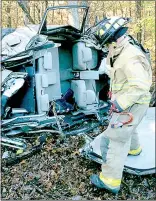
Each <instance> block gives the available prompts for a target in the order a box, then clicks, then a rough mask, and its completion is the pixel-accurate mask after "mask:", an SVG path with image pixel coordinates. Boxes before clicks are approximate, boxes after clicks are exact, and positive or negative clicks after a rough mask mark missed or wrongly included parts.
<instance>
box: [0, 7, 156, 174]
mask: <svg viewBox="0 0 156 201" xmlns="http://www.w3.org/2000/svg"><path fill="white" fill-rule="evenodd" d="M72 9H78V10H80V11H81V12H80V11H79V12H78V13H80V14H81V18H80V26H79V25H78V26H77V27H75V26H73V25H72V23H73V21H72V18H71V15H70V10H72ZM58 11H59V12H58ZM51 12H52V16H53V25H48V18H49V15H50V13H51ZM55 12H56V13H57V14H58V13H59V14H60V12H62V13H63V20H64V21H61V20H60V24H58V21H59V20H58V19H57V20H58V21H57V23H55V22H54V20H55V19H56V16H55ZM67 13H69V15H67ZM82 13H83V15H82ZM87 13H88V7H86V6H59V7H49V8H47V10H46V11H45V13H44V16H43V19H42V21H41V23H40V26H38V27H36V26H34V27H31V28H28V27H26V28H25V29H24V30H23V32H22V33H21V29H16V30H15V31H14V32H11V33H10V34H8V35H5V36H4V37H3V40H2V47H3V48H2V62H1V65H2V100H1V102H2V104H1V105H2V107H1V117H2V122H1V132H2V137H1V144H2V145H3V147H9V148H12V150H13V151H12V152H11V153H10V152H7V153H6V152H4V153H6V154H5V155H4V156H3V158H6V159H8V158H13V156H15V158H16V159H20V158H22V157H23V156H27V155H30V154H31V153H34V152H35V151H37V150H40V149H41V148H42V146H43V145H44V143H45V142H46V139H47V137H48V136H49V135H51V134H52V135H54V134H58V135H60V136H61V137H62V138H64V137H67V136H72V135H81V134H83V135H84V136H85V137H86V139H89V141H87V145H86V146H85V147H83V148H82V150H81V151H80V152H81V154H82V155H84V156H86V157H87V158H90V159H91V160H94V161H96V162H98V163H101V161H100V160H101V158H100V154H99V153H98V151H97V150H96V149H95V150H94V148H95V147H96V146H95V145H97V144H98V143H97V142H96V143H94V142H95V140H96V139H97V138H95V139H92V138H89V137H88V136H87V133H88V132H90V131H92V130H93V129H94V128H98V127H99V126H104V125H105V126H106V125H108V122H109V116H108V110H109V108H110V102H109V96H108V91H109V76H108V74H107V68H106V63H105V58H106V56H107V53H108V51H107V48H103V47H102V46H101V44H100V42H99V41H98V39H97V38H95V37H94V35H92V34H91V33H92V30H93V29H94V26H93V27H90V28H89V29H86V28H85V25H86V19H87ZM59 16H61V15H59ZM82 16H83V17H82ZM50 17H51V15H50ZM62 22H63V24H62ZM22 34H24V36H23V35H22ZM15 36H16V37H15ZM17 36H18V37H17ZM9 39H10V40H9ZM152 132H153V131H152ZM152 135H153V134H152ZM32 136H36V137H37V143H36V139H35V140H34V138H31V137H32ZM153 137H154V135H153ZM98 139H99V138H98ZM150 140H152V142H154V140H153V138H151V139H150ZM91 143H93V144H94V146H95V147H94V146H93V144H91ZM30 144H31V145H32V147H31V148H29V146H30ZM152 146H153V145H152ZM152 146H151V147H152ZM151 147H150V148H151ZM148 150H149V149H148ZM13 152H14V154H13ZM149 152H152V154H154V153H153V148H152V150H149ZM9 154H10V155H9ZM146 154H147V155H148V156H149V153H146ZM128 157H129V156H128ZM13 160H14V159H13ZM133 160H134V159H133ZM135 160H136V159H135ZM142 160H144V159H143V158H142ZM151 160H152V163H151V164H150V167H145V170H147V169H150V170H151V169H152V171H153V169H154V168H155V167H153V158H152V159H150V161H151ZM10 163H12V160H11V162H10ZM133 163H134V161H131V162H130V164H128V165H127V166H126V169H125V170H130V169H131V166H132V168H133ZM139 168H140V166H139ZM139 168H138V166H136V167H134V169H135V171H134V172H135V173H136V172H137V169H139ZM143 170H144V169H143ZM131 172H132V173H133V171H131ZM143 172H144V173H145V171H143ZM146 173H147V171H146ZM150 173H151V171H150Z"/></svg>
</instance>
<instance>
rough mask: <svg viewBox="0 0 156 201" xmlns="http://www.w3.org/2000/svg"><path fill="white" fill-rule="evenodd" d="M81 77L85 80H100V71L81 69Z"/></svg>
mask: <svg viewBox="0 0 156 201" xmlns="http://www.w3.org/2000/svg"><path fill="white" fill-rule="evenodd" d="M80 79H83V80H88V79H89V80H90V79H93V80H99V72H98V71H81V72H80Z"/></svg>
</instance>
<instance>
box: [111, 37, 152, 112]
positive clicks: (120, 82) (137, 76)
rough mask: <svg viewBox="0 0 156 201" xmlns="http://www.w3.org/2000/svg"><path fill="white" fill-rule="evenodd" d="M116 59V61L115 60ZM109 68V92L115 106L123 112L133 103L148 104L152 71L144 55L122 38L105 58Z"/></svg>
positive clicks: (126, 39)
mask: <svg viewBox="0 0 156 201" xmlns="http://www.w3.org/2000/svg"><path fill="white" fill-rule="evenodd" d="M115 59H116V60H115ZM110 61H112V62H113V66H112V67H111V68H110V78H111V84H110V88H111V89H110V90H111V91H112V94H113V95H114V96H115V105H116V106H117V108H118V109H121V110H125V109H127V108H128V107H130V106H132V105H133V104H135V103H139V104H149V102H150V99H151V94H150V92H149V90H150V86H151V84H152V70H151V66H150V64H149V62H148V60H147V59H146V56H145V55H144V53H143V52H142V51H141V50H139V49H138V48H136V47H135V46H133V45H132V44H130V43H129V41H128V37H126V38H124V39H123V41H121V42H120V43H119V44H117V46H116V48H113V49H111V52H110V53H109V55H108V57H107V64H109V65H111V62H110Z"/></svg>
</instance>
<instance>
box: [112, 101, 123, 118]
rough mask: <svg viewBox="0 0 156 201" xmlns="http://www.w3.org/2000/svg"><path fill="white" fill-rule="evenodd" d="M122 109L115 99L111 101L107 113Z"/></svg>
mask: <svg viewBox="0 0 156 201" xmlns="http://www.w3.org/2000/svg"><path fill="white" fill-rule="evenodd" d="M122 111H123V109H122V108H121V107H120V106H119V104H118V103H117V101H116V100H115V101H113V102H112V103H111V107H110V110H109V115H111V114H112V113H113V112H117V113H118V112H122Z"/></svg>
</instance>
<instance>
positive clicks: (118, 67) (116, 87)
mask: <svg viewBox="0 0 156 201" xmlns="http://www.w3.org/2000/svg"><path fill="white" fill-rule="evenodd" d="M107 64H108V65H110V66H111V67H110V78H111V90H112V94H113V97H114V101H113V103H114V104H115V106H116V107H117V109H118V110H119V111H124V112H130V113H132V115H133V121H132V122H131V123H129V124H127V125H123V126H122V127H119V128H111V124H112V123H115V121H116V119H118V121H119V122H120V121H121V122H124V121H127V116H126V115H120V113H113V115H112V118H111V120H110V123H109V126H108V128H107V129H106V130H105V131H104V132H103V137H102V138H101V145H100V146H101V147H100V149H101V155H102V158H103V164H102V175H103V177H104V178H111V179H112V181H119V180H121V178H122V172H123V168H124V164H125V160H126V158H127V155H128V152H129V151H130V150H133V151H132V152H130V153H133V154H136V152H139V151H141V150H140V149H141V148H139V147H140V144H139V139H138V133H137V131H136V128H137V126H138V124H139V123H140V122H141V120H142V118H143V117H144V115H145V113H146V111H147V109H148V107H149V102H150V98H151V95H150V93H149V89H150V86H151V83H152V72H151V66H150V64H149V62H148V60H147V59H146V56H145V55H144V53H142V52H141V50H139V49H138V48H137V47H135V46H133V45H131V44H130V43H129V41H128V37H125V38H124V37H123V40H121V42H119V43H117V44H116V47H115V48H114V46H113V47H112V46H111V47H110V51H109V54H108V57H107ZM134 150H135V151H134ZM105 182H106V181H105Z"/></svg>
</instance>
